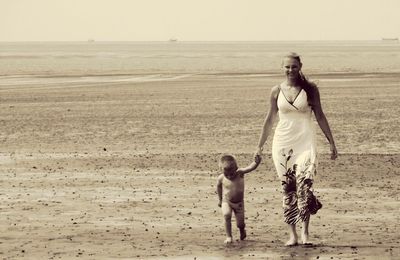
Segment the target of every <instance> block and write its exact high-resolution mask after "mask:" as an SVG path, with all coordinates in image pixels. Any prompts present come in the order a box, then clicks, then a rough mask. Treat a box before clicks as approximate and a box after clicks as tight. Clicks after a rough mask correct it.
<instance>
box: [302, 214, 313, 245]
mask: <svg viewBox="0 0 400 260" xmlns="http://www.w3.org/2000/svg"><path fill="white" fill-rule="evenodd" d="M309 224H310V216H308V217H307V218H306V220H305V221H303V229H302V232H301V239H302V240H303V244H304V245H310V244H312V243H311V242H310V241H309V240H308V239H309V235H308V234H309V233H308V227H309Z"/></svg>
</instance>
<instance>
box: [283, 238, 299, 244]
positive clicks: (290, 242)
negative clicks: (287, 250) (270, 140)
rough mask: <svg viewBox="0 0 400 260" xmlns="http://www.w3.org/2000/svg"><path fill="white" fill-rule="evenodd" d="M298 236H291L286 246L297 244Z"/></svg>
mask: <svg viewBox="0 0 400 260" xmlns="http://www.w3.org/2000/svg"><path fill="white" fill-rule="evenodd" d="M297 245H298V243H297V236H291V237H290V239H289V241H287V242H286V244H285V246H297Z"/></svg>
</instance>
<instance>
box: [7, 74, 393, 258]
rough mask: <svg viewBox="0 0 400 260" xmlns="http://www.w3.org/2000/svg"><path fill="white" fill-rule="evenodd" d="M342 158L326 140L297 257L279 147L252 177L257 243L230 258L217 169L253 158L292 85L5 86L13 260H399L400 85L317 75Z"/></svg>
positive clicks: (194, 78) (384, 79) (254, 79)
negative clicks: (272, 104)
mask: <svg viewBox="0 0 400 260" xmlns="http://www.w3.org/2000/svg"><path fill="white" fill-rule="evenodd" d="M311 76H312V77H313V78H315V79H318V84H319V86H320V92H321V97H322V102H323V108H324V111H325V114H326V115H327V117H328V120H329V122H330V124H331V128H332V131H333V134H334V136H335V139H336V143H337V146H338V150H339V158H338V159H337V160H336V161H331V160H330V159H329V155H328V154H327V152H328V148H329V147H328V145H327V143H326V141H325V140H324V137H323V134H322V132H321V131H320V130H319V131H318V149H319V151H320V157H319V168H318V176H317V179H316V181H315V186H314V187H315V190H316V194H317V196H318V197H319V198H320V200H321V201H322V203H323V205H324V206H323V208H322V209H321V211H320V212H319V213H318V214H317V215H316V216H313V218H312V219H311V230H310V231H311V240H312V241H314V245H313V246H309V247H304V246H298V247H293V248H285V247H284V246H283V244H284V242H285V241H286V238H287V231H286V227H285V224H284V223H283V221H282V210H281V194H280V187H279V182H278V179H277V177H276V174H275V170H274V168H273V164H272V160H271V156H270V154H269V151H270V145H271V144H270V139H269V141H268V142H267V144H266V147H265V151H266V152H265V154H264V156H263V162H262V164H261V165H260V167H259V168H258V169H257V170H256V171H254V172H252V173H251V174H249V175H248V176H246V193H245V203H246V224H247V233H248V238H247V239H246V240H245V241H241V242H238V241H236V239H237V238H238V230H236V229H234V238H235V243H233V245H230V246H225V245H224V244H223V241H224V237H225V236H224V227H223V222H222V216H221V212H220V209H219V208H218V207H217V202H218V201H217V195H216V193H215V188H216V187H215V185H216V178H217V176H218V174H219V173H218V168H217V160H218V157H219V156H220V155H221V154H222V153H232V154H234V155H236V156H237V158H238V161H239V164H240V165H247V164H248V163H249V162H250V161H251V160H252V153H253V151H254V147H255V146H256V143H257V141H258V135H259V132H260V130H261V126H262V122H263V119H264V116H265V112H266V108H267V106H268V97H269V92H270V89H271V87H272V86H273V85H274V84H276V83H278V82H279V81H280V80H281V78H280V76H266V75H263V74H259V75H258V74H252V75H247V74H243V75H242V74H234V75H230V74H201V75H191V76H190V77H178V78H172V79H170V80H162V81H157V80H154V81H151V80H150V81H148V82H139V83H130V84H126V83H123V82H122V83H119V84H117V83H114V84H112V85H110V84H92V85H90V84H87V85H85V86H84V87H83V86H81V85H79V84H76V85H74V84H68V86H64V85H62V84H59V85H56V86H55V85H49V86H46V85H41V84H37V85H34V86H29V88H28V87H23V86H2V87H1V88H0V101H1V102H0V108H1V111H2V112H1V114H0V116H1V118H0V137H1V143H2V145H1V149H0V158H1V160H0V162H1V163H0V169H1V172H2V178H1V190H0V200H1V203H0V207H1V208H0V230H1V234H0V257H1V258H2V259H18V258H26V259H68V258H75V257H79V258H83V259H224V258H228V257H233V258H232V259H292V258H297V259H377V258H379V259H396V258H397V259H398V257H399V255H400V244H399V243H400V235H399V234H400V230H399V227H400V225H399V224H400V217H399V206H400V201H399V194H400V188H399V184H400V172H399V168H400V153H399V152H400V151H399V147H400V137H399V133H400V129H399V124H398V115H399V114H400V109H399V107H398V106H397V104H398V101H399V99H400V93H399V91H398V89H399V79H400V76H399V75H398V74H396V73H392V74H390V73H386V74H385V73H377V74H371V73H370V74H362V73H359V74H354V73H353V74H351V73H347V74H325V75H322V74H320V75H311Z"/></svg>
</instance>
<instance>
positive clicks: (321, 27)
mask: <svg viewBox="0 0 400 260" xmlns="http://www.w3.org/2000/svg"><path fill="white" fill-rule="evenodd" d="M171 37H176V38H177V39H178V40H183V41H218V40H226V41H229V40H238V41H247V40H248V41H269V40H379V39H380V38H381V37H400V0H0V41H53V40H54V41H86V40H87V39H89V38H92V39H95V40H99V41H164V40H168V39H169V38H171Z"/></svg>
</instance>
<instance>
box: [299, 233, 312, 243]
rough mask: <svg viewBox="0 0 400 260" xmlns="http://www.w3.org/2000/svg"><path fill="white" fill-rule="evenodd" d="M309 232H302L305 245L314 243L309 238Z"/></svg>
mask: <svg viewBox="0 0 400 260" xmlns="http://www.w3.org/2000/svg"><path fill="white" fill-rule="evenodd" d="M308 239H309V237H308V233H302V234H301V240H302V241H303V245H312V242H310V240H308Z"/></svg>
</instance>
